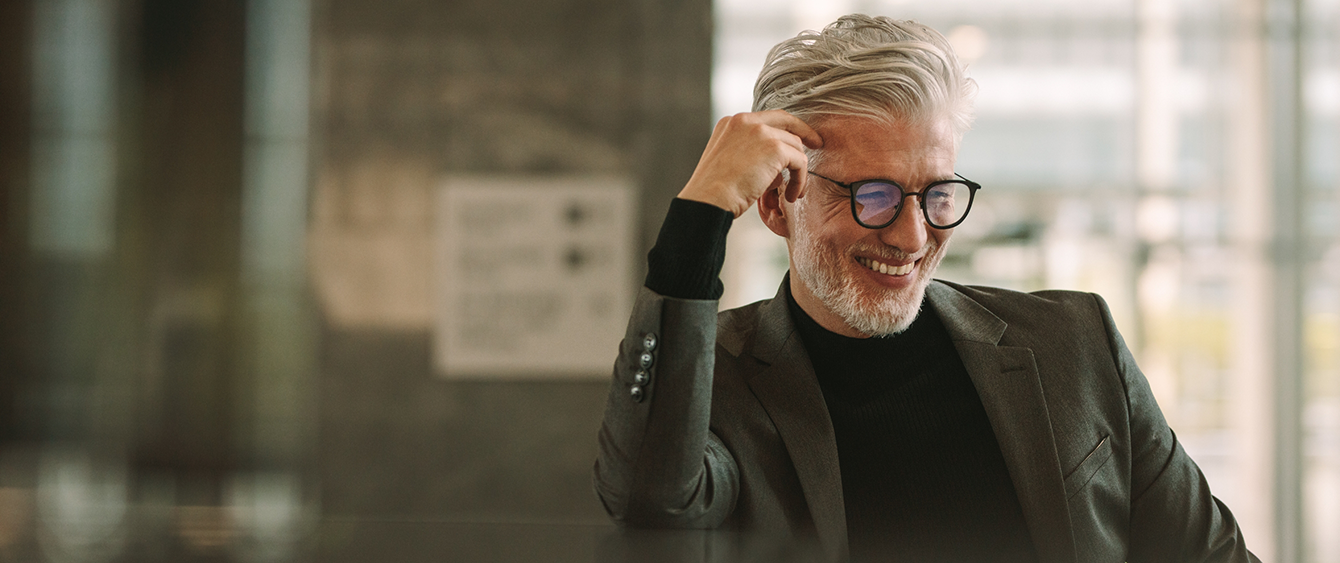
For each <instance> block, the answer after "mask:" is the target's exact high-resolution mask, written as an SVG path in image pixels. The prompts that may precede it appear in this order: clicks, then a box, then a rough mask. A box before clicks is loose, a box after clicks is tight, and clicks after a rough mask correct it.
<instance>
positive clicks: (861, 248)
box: [849, 237, 940, 262]
mask: <svg viewBox="0 0 1340 563" xmlns="http://www.w3.org/2000/svg"><path fill="white" fill-rule="evenodd" d="M939 246H940V245H939V243H937V242H936V241H935V238H933V237H927V238H926V244H925V245H924V246H922V247H921V248H920V249H919V250H917V252H915V253H912V252H906V251H904V250H902V249H900V248H895V247H892V246H883V245H878V246H877V245H873V244H869V243H866V242H864V241H861V242H857V243H856V244H853V245H852V246H851V247H850V249H849V254H861V255H862V256H868V257H871V258H874V259H876V260H879V261H881V262H885V261H890V262H909V261H911V260H912V259H913V258H915V257H916V256H918V255H920V256H923V257H925V256H930V255H931V254H934V253H935V251H936V249H938V248H939Z"/></svg>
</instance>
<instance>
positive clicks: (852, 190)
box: [807, 170, 982, 230]
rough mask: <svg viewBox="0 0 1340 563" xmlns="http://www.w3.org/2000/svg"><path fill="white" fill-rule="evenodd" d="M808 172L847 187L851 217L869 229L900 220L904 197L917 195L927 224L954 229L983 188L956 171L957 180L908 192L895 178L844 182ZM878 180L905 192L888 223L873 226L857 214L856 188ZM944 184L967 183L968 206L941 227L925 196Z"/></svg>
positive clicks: (937, 181) (938, 182) (930, 184)
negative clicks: (928, 208) (932, 214)
mask: <svg viewBox="0 0 1340 563" xmlns="http://www.w3.org/2000/svg"><path fill="white" fill-rule="evenodd" d="M807 172H809V173H810V174H813V175H815V176H818V177H820V178H823V179H824V180H828V181H829V182H832V183H834V184H837V185H839V186H841V187H843V188H846V189H847V196H848V199H850V200H851V217H852V219H855V220H856V224H857V225H860V226H862V227H865V228H867V229H883V228H884V227H887V226H889V225H892V224H893V222H894V221H897V220H898V216H899V215H901V214H902V213H903V207H904V206H903V203H902V201H903V200H904V199H907V197H908V196H917V201H918V202H920V205H919V207H921V215H922V217H925V218H926V224H927V225H930V226H931V228H934V229H941V230H944V229H952V228H954V227H957V226H959V224H960V223H963V220H964V219H967V218H968V213H969V212H971V211H972V202H973V201H974V200H976V199H977V190H980V189H982V185H981V184H978V183H977V182H974V181H972V180H969V179H967V178H964V177H963V176H962V175H960V174H959V173H958V172H955V173H954V175H955V176H958V179H956V180H936V181H934V182H931V183H929V184H926V187H924V188H922V189H921V191H919V192H908V191H907V188H904V187H903V185H902V184H899V183H898V182H895V181H893V180H885V179H881V178H873V179H870V180H857V181H855V182H848V183H843V182H839V181H837V180H834V179H832V178H829V177H828V176H824V175H823V174H819V173H816V172H815V171H813V170H807ZM876 182H879V183H883V184H891V185H893V186H894V187H897V188H898V192H899V193H901V194H903V197H901V198H899V199H898V209H897V210H895V211H894V212H893V217H890V218H889V221H888V222H887V223H884V224H883V225H879V226H872V225H867V224H866V223H865V222H864V221H862V220H861V216H860V215H859V214H857V212H856V190H857V189H858V188H860V187H861V186H864V185H866V184H873V183H876ZM943 184H963V185H965V186H968V207H966V208H965V209H964V210H963V216H962V217H959V218H958V220H957V221H954V222H953V223H951V224H949V225H945V226H943V227H941V226H939V225H936V224H935V223H934V222H933V221H931V213H930V211H928V210H927V209H926V196H925V194H926V192H927V191H930V189H931V188H934V187H935V186H939V185H943Z"/></svg>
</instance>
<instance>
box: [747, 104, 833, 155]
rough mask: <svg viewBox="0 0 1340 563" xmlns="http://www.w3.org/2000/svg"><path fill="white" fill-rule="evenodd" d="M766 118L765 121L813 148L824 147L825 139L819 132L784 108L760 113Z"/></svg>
mask: <svg viewBox="0 0 1340 563" xmlns="http://www.w3.org/2000/svg"><path fill="white" fill-rule="evenodd" d="M758 115H759V116H760V117H762V118H763V119H764V120H765V123H767V124H768V125H771V126H773V127H776V128H778V129H781V130H783V131H786V132H787V133H790V134H792V135H795V136H796V137H798V138H799V140H800V141H801V142H802V143H803V144H804V146H807V147H809V148H812V149H818V148H823V146H824V140H823V138H822V137H820V136H819V132H818V131H815V130H814V128H813V127H810V126H809V124H808V123H805V122H804V121H801V120H800V118H798V117H796V116H794V115H791V114H789V113H787V112H785V111H782V110H770V111H765V112H760V113H759V114H758Z"/></svg>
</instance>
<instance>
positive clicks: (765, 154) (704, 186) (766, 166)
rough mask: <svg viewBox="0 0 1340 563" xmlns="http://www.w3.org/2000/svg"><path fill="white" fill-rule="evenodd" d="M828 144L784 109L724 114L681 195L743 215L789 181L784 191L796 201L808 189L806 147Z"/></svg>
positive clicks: (789, 199) (812, 147) (788, 197)
mask: <svg viewBox="0 0 1340 563" xmlns="http://www.w3.org/2000/svg"><path fill="white" fill-rule="evenodd" d="M822 146H823V139H820V138H819V134H818V133H816V132H815V131H814V129H813V128H811V127H810V126H809V125H807V124H805V122H804V121H801V120H800V119H798V118H797V117H795V116H793V115H791V114H789V113H787V112H784V111H781V110H772V111H763V112H756V113H737V114H735V115H731V116H727V117H723V118H721V120H720V121H717V125H716V127H715V128H714V129H713V130H712V138H711V139H709V140H708V141H707V148H706V149H704V150H703V156H702V158H700V159H699V160H698V166H697V168H695V169H694V170H693V177H691V178H689V182H688V184H686V185H685V186H684V189H683V190H681V191H680V192H679V197H681V198H684V199H691V200H694V201H700V202H703V203H710V204H712V205H715V206H717V207H720V208H722V209H725V210H727V211H730V212H731V213H734V214H735V216H736V217H737V218H738V217H739V216H741V215H743V214H744V212H745V211H748V210H749V206H751V205H753V204H754V202H755V201H757V200H758V198H759V197H760V196H762V195H763V194H764V193H765V192H767V191H769V190H776V189H779V188H781V186H782V183H783V182H785V183H786V191H785V193H784V194H783V195H784V197H785V198H786V200H787V201H791V202H794V201H795V200H796V199H798V198H800V197H802V196H803V195H804V193H803V192H804V187H805V171H806V169H807V168H808V163H809V159H808V158H806V156H805V147H809V148H811V149H817V148H820V147H822Z"/></svg>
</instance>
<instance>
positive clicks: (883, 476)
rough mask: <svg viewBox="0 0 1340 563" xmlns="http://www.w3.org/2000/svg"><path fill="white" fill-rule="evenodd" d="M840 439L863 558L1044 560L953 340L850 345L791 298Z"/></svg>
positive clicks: (926, 315) (918, 328) (904, 337)
mask: <svg viewBox="0 0 1340 563" xmlns="http://www.w3.org/2000/svg"><path fill="white" fill-rule="evenodd" d="M787 302H788V305H790V308H791V317H792V318H793V319H795V323H796V329H797V331H798V332H799V333H800V338H801V341H802V342H804V344H805V350H806V351H807V352H809V355H810V361H811V362H812V363H813V364H814V373H815V375H816V376H817V377H818V378H819V386H820V387H821V388H823V392H824V402H825V403H827V404H828V414H829V416H830V417H831V418H832V420H833V432H834V434H835V435H836V437H837V446H838V464H839V466H840V467H841V469H842V500H843V504H844V505H845V506H846V509H847V536H848V539H849V541H850V542H851V553H852V561H854V562H857V563H860V562H865V561H927V562H931V561H935V562H958V561H965V562H976V561H991V562H1016V561H1019V562H1023V561H1035V560H1036V557H1035V555H1034V553H1033V544H1032V540H1031V539H1030V538H1029V536H1028V529H1027V527H1026V526H1025V524H1024V517H1023V511H1022V509H1021V508H1020V506H1019V499H1018V496H1017V495H1016V493H1015V489H1014V483H1013V482H1012V481H1010V474H1009V470H1008V469H1007V468H1006V467H1005V459H1004V457H1002V456H1001V453H1000V444H999V443H998V442H997V441H996V434H995V432H994V431H992V429H991V423H990V421H989V420H988V419H987V417H986V410H985V409H984V408H983V407H982V401H981V399H980V398H979V397H978V396H977V389H976V388H975V387H973V383H972V379H971V378H970V377H969V376H968V372H967V370H966V369H964V367H963V362H962V361H960V360H959V356H958V352H957V351H956V350H955V349H954V343H953V342H952V341H951V340H950V337H949V333H948V332H946V331H945V327H944V325H943V324H941V323H940V318H939V316H937V315H936V314H935V313H934V312H933V311H930V310H923V311H922V313H921V315H920V316H918V317H917V320H916V321H914V322H913V323H912V326H911V327H909V328H908V329H907V330H906V331H904V332H902V333H900V334H898V335H897V336H892V337H885V338H849V337H846V336H842V335H840V334H837V333H834V332H830V331H828V330H827V329H825V328H823V327H822V326H819V324H818V323H816V322H815V321H814V320H813V319H811V318H810V316H809V315H808V314H806V313H805V311H804V310H802V309H801V308H800V306H799V305H797V304H796V301H795V299H793V298H791V294H790V292H787Z"/></svg>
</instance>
